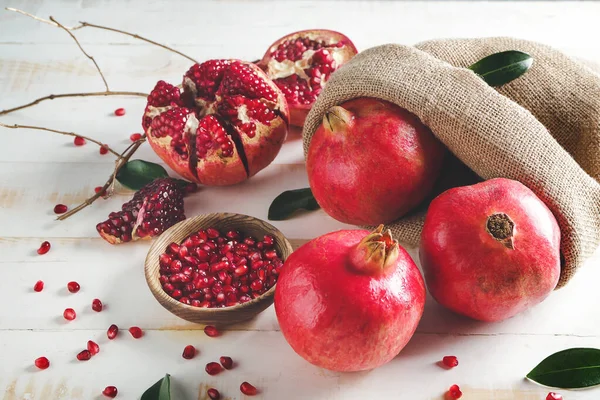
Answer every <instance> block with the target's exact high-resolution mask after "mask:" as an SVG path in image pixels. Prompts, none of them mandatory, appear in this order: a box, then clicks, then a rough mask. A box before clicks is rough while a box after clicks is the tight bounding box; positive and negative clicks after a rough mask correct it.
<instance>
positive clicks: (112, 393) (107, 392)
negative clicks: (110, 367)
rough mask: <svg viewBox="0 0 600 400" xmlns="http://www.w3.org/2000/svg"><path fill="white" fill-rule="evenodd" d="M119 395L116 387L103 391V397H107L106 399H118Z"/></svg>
mask: <svg viewBox="0 0 600 400" xmlns="http://www.w3.org/2000/svg"><path fill="white" fill-rule="evenodd" d="M117 393H119V391H118V390H117V388H116V387H115V386H107V387H105V388H104V390H103V391H102V394H103V395H105V396H106V397H110V398H111V399H114V398H115V397H117Z"/></svg>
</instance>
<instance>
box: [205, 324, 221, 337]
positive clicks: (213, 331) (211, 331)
mask: <svg viewBox="0 0 600 400" xmlns="http://www.w3.org/2000/svg"><path fill="white" fill-rule="evenodd" d="M204 333H206V336H210V337H216V336H219V331H218V330H217V328H215V327H214V326H212V325H206V326H205V327H204Z"/></svg>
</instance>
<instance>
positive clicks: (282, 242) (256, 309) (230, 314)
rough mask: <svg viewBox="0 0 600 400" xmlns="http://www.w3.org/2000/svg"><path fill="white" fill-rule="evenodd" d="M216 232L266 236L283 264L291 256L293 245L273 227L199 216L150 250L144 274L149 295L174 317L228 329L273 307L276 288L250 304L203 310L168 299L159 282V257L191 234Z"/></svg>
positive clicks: (232, 217) (228, 216) (236, 217)
mask: <svg viewBox="0 0 600 400" xmlns="http://www.w3.org/2000/svg"><path fill="white" fill-rule="evenodd" d="M211 227H212V228H215V229H218V230H219V231H220V232H227V231H229V230H238V231H240V232H241V234H242V235H244V236H253V237H255V238H257V239H260V238H262V237H263V236H264V235H271V236H273V238H274V239H275V240H274V247H275V249H276V250H277V254H279V255H280V257H281V259H282V260H283V261H285V260H286V258H287V257H288V256H289V255H290V254H292V251H293V250H292V245H291V244H290V243H289V242H288V240H287V239H286V238H285V236H283V234H282V233H281V232H280V231H279V230H277V228H275V227H274V226H273V225H271V224H269V223H267V222H265V221H262V220H260V219H258V218H254V217H250V216H248V215H243V214H232V213H215V214H205V215H198V216H196V217H192V218H188V219H186V220H184V221H181V222H179V223H177V224H175V225H173V226H172V227H170V228H169V229H167V230H166V231H165V232H164V233H163V234H162V235H160V237H159V238H158V239H157V240H156V241H155V242H154V243H153V244H152V246H150V250H149V251H148V255H147V256H146V265H145V274H146V282H147V283H148V286H149V287H150V291H151V292H152V294H153V295H154V297H155V298H156V300H158V302H159V303H160V304H161V305H162V306H163V307H164V308H166V309H167V310H169V311H170V312H172V313H173V314H175V315H177V316H178V317H181V318H183V319H185V320H188V321H190V322H195V323H198V324H206V325H226V324H233V323H236V322H240V321H245V320H248V319H251V318H253V317H254V316H256V315H257V314H258V313H260V312H261V311H263V310H265V309H266V308H267V307H269V306H270V305H271V304H273V296H274V294H275V286H276V285H273V287H271V288H270V289H269V290H268V291H266V292H265V293H263V294H262V295H261V296H260V297H257V298H256V299H253V300H251V301H249V302H247V303H243V304H238V305H235V306H232V307H223V308H201V307H193V306H190V305H187V304H183V303H180V302H179V301H177V300H175V299H174V298H172V297H171V296H169V295H168V294H167V293H166V292H165V291H164V290H163V288H162V285H161V284H160V282H159V280H158V278H159V261H158V259H159V256H160V255H161V254H162V253H164V252H165V250H166V248H167V246H168V245H169V244H170V243H172V242H175V243H178V244H181V243H182V242H183V241H184V240H185V238H187V237H188V236H189V235H190V234H192V233H195V232H198V231H199V230H200V229H206V228H211Z"/></svg>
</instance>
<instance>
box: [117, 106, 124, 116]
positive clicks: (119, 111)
mask: <svg viewBox="0 0 600 400" xmlns="http://www.w3.org/2000/svg"><path fill="white" fill-rule="evenodd" d="M115 115H116V116H117V117H122V116H123V115H125V109H124V108H117V109H116V110H115Z"/></svg>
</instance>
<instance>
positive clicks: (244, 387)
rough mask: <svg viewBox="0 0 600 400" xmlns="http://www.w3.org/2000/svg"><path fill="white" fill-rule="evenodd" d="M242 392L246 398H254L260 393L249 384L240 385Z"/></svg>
mask: <svg viewBox="0 0 600 400" xmlns="http://www.w3.org/2000/svg"><path fill="white" fill-rule="evenodd" d="M240 392H242V393H244V394H245V395H246V396H254V395H255V394H257V393H258V390H257V389H256V388H255V387H254V386H252V385H251V384H249V383H248V382H242V384H241V385H240Z"/></svg>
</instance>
